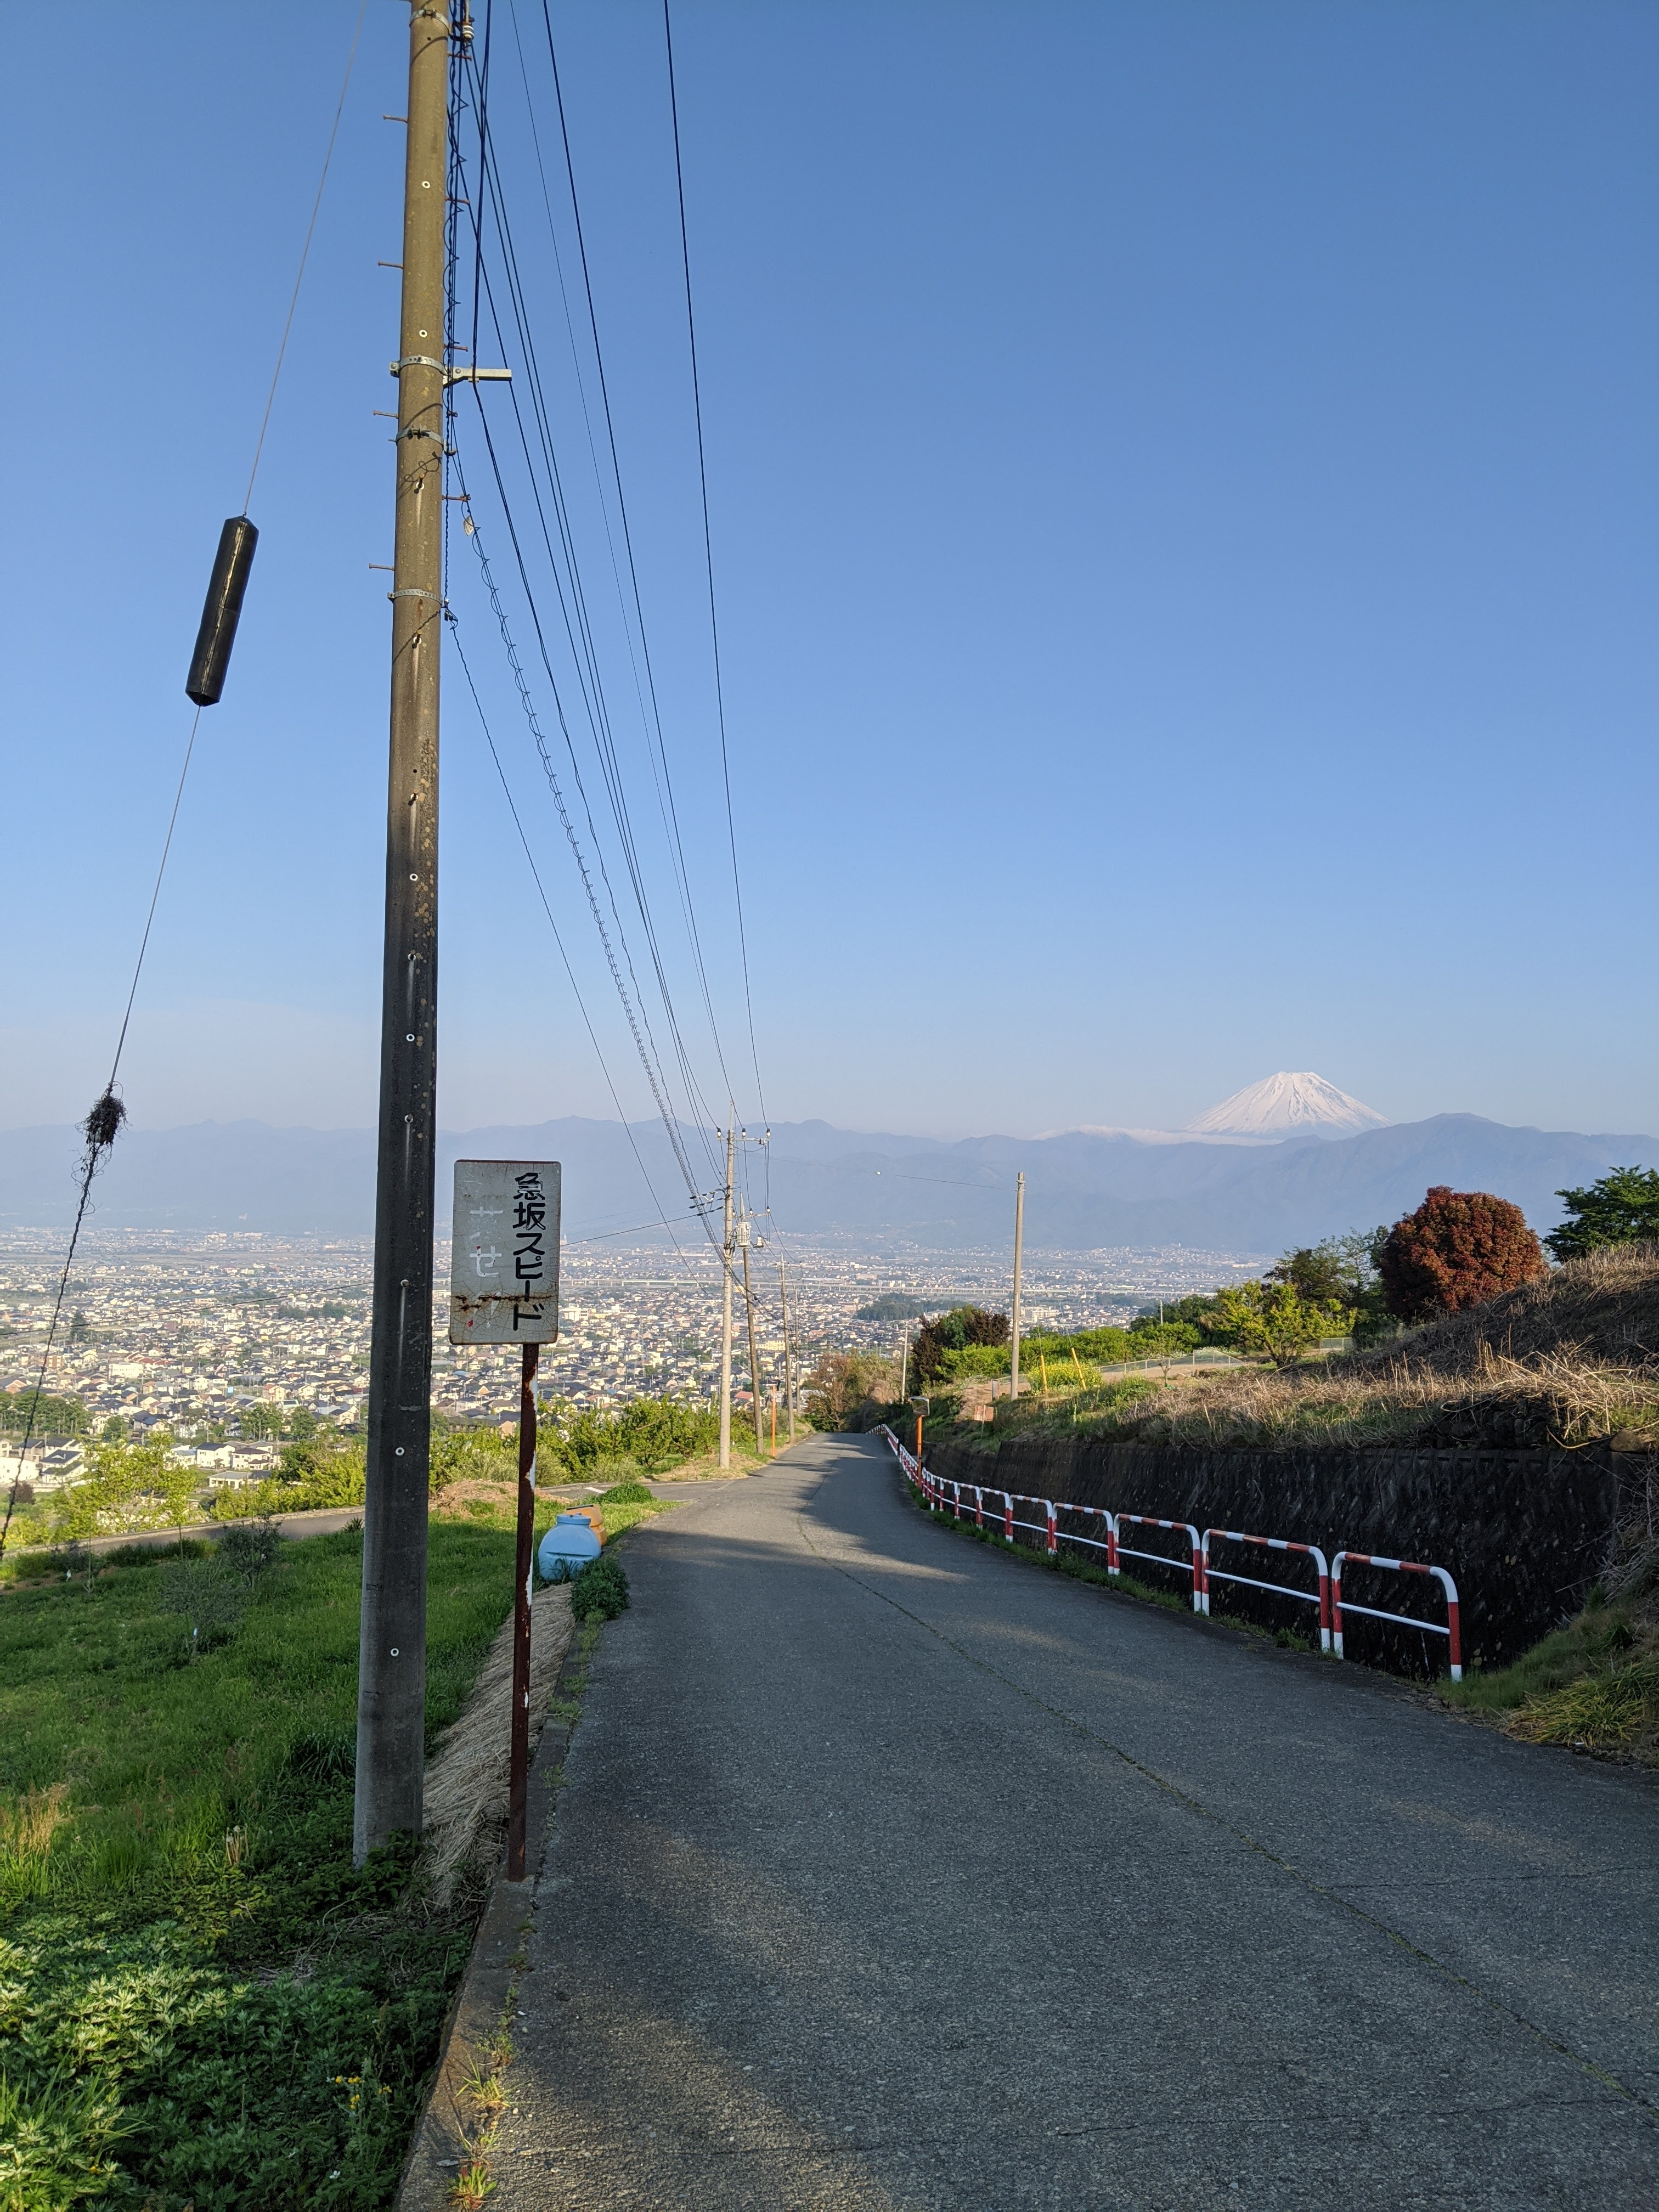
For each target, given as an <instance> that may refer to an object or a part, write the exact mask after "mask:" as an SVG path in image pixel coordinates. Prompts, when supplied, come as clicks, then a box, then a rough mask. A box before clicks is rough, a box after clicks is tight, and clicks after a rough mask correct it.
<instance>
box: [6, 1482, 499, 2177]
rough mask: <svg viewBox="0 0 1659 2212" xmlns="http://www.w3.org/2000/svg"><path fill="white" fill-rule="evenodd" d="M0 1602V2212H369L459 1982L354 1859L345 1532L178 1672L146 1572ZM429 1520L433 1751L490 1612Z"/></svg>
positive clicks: (489, 1551)
mask: <svg viewBox="0 0 1659 2212" xmlns="http://www.w3.org/2000/svg"><path fill="white" fill-rule="evenodd" d="M141 1558H142V1563H141V1564H133V1565H122V1566H120V1567H118V1568H110V1567H107V1566H106V1568H105V1571H103V1572H102V1573H100V1574H99V1575H98V1576H97V1577H96V1578H95V1579H94V1582H93V1583H92V1586H91V1589H90V1591H88V1587H87V1584H86V1583H85V1580H84V1578H83V1577H77V1578H76V1580H75V1581H74V1582H72V1583H64V1582H61V1581H59V1582H54V1583H48V1584H45V1585H42V1586H38V1587H33V1588H17V1589H13V1590H11V1591H9V1593H7V1594H6V1595H3V1596H0V2050H3V2051H5V2058H4V2062H3V2063H4V2076H3V2087H0V2212H58V2207H60V2206H62V2207H67V2206H70V2205H72V2204H78V2203H83V2202H96V2203H100V2204H107V2205H109V2206H112V2207H122V2208H128V2207H131V2208H132V2212H138V2208H140V2207H145V2206H147V2207H149V2212H185V2208H186V2207H187V2206H188V2207H192V2208H193V2212H266V2208H270V2207H276V2206H283V2207H287V2206H289V2205H294V2206H299V2205H305V2206H307V2207H309V2206H313V2205H315V2206H319V2207H336V2206H339V2207H351V2208H354V2212H357V2208H363V2212H367V2208H369V2207H378V2206H381V2205H384V2204H385V2203H388V2202H389V2201H390V2197H391V2194H392V2190H393V2188H394V2186H395V2184H396V2179H397V2174H398V2166H399V2164H400V2161H401V2159H402V2155H403V2148H404V2142H405V2141H406V2139H407V2136H408V2133H409V2130H410V2126H411V2125H412V2124H413V2121H414V2119H415V2118H416V2113H417V2111H418V2108H419V2101H420V2097H421V2094H422V2088H423V2086H424V2081H425V2077H426V2075H427V2073H428V2069H429V2068H430V2066H431V2064H432V2063H433V2061H434V2059H435V2057H436V2052H437V2043H438V2036H439V2032H440V2030H441V2025H442V2021H443V2018H444V2015H445V2012H446V2009H447V2003H448V1999H449V1994H450V1991H451V1989H452V1988H453V1984H454V1982H455V1979H456V1978H457V1976H458V1975H459V1972H460V1969H461V1967H462V1966H463V1965H464V1963H465V1957H466V1954H467V1951H468V1948H469V1947H470V1942H471V1912H472V1910H473V1908H472V1907H470V1906H465V1905H464V1906H463V1907H461V1908H459V1909H458V1911H455V1912H454V1913H452V1914H448V1915H430V1914H428V1913H427V1912H426V1911H424V1910H423V1909H422V1907H421V1905H420V1902H419V1900H418V1899H416V1898H414V1897H412V1896H411V1895H410V1884H409V1875H410V1867H411V1864H412V1860H413V1851H412V1848H410V1847H409V1846H407V1845H404V1846H401V1847H394V1848H392V1849H389V1850H386V1851H383V1852H380V1853H377V1854H375V1855H374V1857H372V1858H371V1860H370V1862H369V1863H368V1865H367V1866H366V1867H365V1868H364V1869H362V1870H361V1871H360V1872H354V1870H353V1869H352V1866H351V1797H352V1784H351V1765H352V1749H353V1731H354V1727H355V1717H356V1673H357V1613H358V1604H357V1601H358V1586H359V1580H360V1576H361V1571H362V1536H361V1534H360V1533H359V1532H357V1531H347V1532H346V1533H344V1534H340V1535H337V1536H324V1537H315V1538H311V1539H309V1540H307V1541H305V1542H303V1543H297V1544H284V1545H283V1547H282V1550H281V1553H280V1555H279V1557H278V1559H277V1561H276V1564H275V1565H272V1566H271V1567H270V1568H269V1569H268V1570H267V1571H266V1572H265V1573H264V1575H262V1576H260V1577H258V1579H257V1580H256V1581H255V1583H253V1585H252V1588H251V1589H247V1590H246V1594H245V1602H244V1609H243V1611H242V1613H241V1615H240V1620H238V1621H237V1622H236V1623H235V1625H234V1626H232V1627H230V1628H229V1629H228V1632H227V1633H226V1635H225V1639H224V1641H223V1642H222V1644H220V1646H219V1648H217V1649H216V1650H211V1651H210V1652H209V1653H208V1654H207V1655H206V1656H203V1657H199V1658H197V1659H195V1660H193V1661H192V1660H191V1658H190V1657H189V1656H188V1653H187V1650H186V1648H185V1646H186V1642H187V1638H186V1632H185V1626H184V1624H183V1622H182V1621H181V1620H180V1619H179V1618H178V1617H176V1616H174V1615H173V1614H169V1613H167V1612H165V1611H164V1610H163V1609H162V1598H163V1593H164V1585H165V1577H166V1571H167V1570H166V1560H165V1558H163V1559H155V1555H153V1554H151V1555H149V1556H147V1557H145V1556H143V1555H141ZM511 1582H512V1543H511V1539H510V1537H508V1536H507V1534H504V1533H503V1532H500V1531H497V1530H495V1529H490V1528H477V1527H473V1526H469V1525H465V1524H463V1523H459V1522H434V1523H433V1525H432V1528H431V1531H430V1556H429V1568H428V1669H427V1694H428V1703H427V1726H428V1739H430V1737H431V1736H432V1735H435V1734H436V1732H437V1731H438V1730H439V1729H441V1728H442V1727H444V1726H445V1725H446V1724H447V1723H448V1722H449V1721H451V1720H453V1718H454V1717H455V1716H456V1714H457V1713H458V1712H459V1710H460V1707H461V1705H462V1704H463V1703H464V1701H465V1697H466V1694H467V1692H468V1690H469V1689H470V1687H471V1682H472V1680H473V1677H474V1674H476V1671H477V1666H478V1664H479V1662H480V1661H481V1659H482V1658H483V1654H484V1652H485V1650H487V1649H488V1646H489V1642H490V1639H491V1638H492V1637H493V1636H494V1634H495V1630H496V1628H497V1627H498V1626H499V1625H500V1623H501V1620H502V1619H503V1617H504V1615H505V1613H506V1612H507V1607H508V1606H509V1604H510V1602H511V1595H512V1592H511Z"/></svg>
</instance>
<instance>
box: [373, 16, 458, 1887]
mask: <svg viewBox="0 0 1659 2212" xmlns="http://www.w3.org/2000/svg"><path fill="white" fill-rule="evenodd" d="M448 173H449V24H448V22H447V20H446V17H445V15H443V13H442V12H441V10H440V9H437V8H436V7H434V6H432V5H431V4H429V0H411V6H410V18H409V143H408V154H407V162H406V167H405V168H404V261H403V271H404V282H403V315H402V322H401V325H400V335H399V341H398V439H397V447H398V480H397V503H396V532H395V546H394V550H393V554H392V561H393V573H392V744H391V763H390V766H391V775H390V782H389V787H388V792H387V799H386V957H385V966H384V969H383V970H382V981H381V995H380V1130H379V1138H380V1164H379V1169H378V1173H377V1179H376V1184H375V1194H374V1334H373V1338H372V1340H371V1345H370V1353H369V1377H368V1471H367V1477H366V1483H365V1488H364V1493H363V1601H362V1627H361V1631H360V1647H359V1672H358V1687H357V1790H356V1819H355V1823H354V1828H353V1836H352V1856H353V1858H354V1859H355V1861H356V1863H357V1864H358V1865H360V1866H361V1865H362V1862H363V1860H364V1859H365V1858H366V1857H367V1856H368V1853H369V1852H370V1851H372V1850H374V1849H376V1847H377V1846H378V1845H380V1844H384V1843H386V1841H387V1840H388V1839H389V1838H391V1837H392V1836H393V1835H395V1834H397V1833H398V1831H399V1830H408V1831H410V1832H413V1833H415V1834H418V1833H419V1832H420V1828H421V1779H422V1768H423V1765H424V1761H425V1755H426V1744H425V1735H426V1516H427V1471H428V1447H429V1443H430V1433H429V1430H430V1397H431V1387H432V1176H433V1141H434V1122H435V1114H436V1103H437V1097H436V1093H437V1034H436V1017H437V985H438V977H437V952H438V640H439V636H440V634H441V627H442V622H443V565H442V536H441V521H442V516H443V489H444V359H445V354H446V351H447V332H446V329H445V302H444V228H445V224H444V217H445V194H446V192H447V189H448V185H447V179H448Z"/></svg>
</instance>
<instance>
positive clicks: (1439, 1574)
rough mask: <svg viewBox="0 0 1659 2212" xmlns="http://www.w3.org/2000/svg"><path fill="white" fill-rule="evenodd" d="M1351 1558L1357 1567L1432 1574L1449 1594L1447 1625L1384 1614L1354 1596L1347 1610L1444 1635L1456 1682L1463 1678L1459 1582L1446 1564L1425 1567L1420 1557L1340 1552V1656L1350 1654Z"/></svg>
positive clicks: (1336, 1588)
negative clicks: (1345, 1592)
mask: <svg viewBox="0 0 1659 2212" xmlns="http://www.w3.org/2000/svg"><path fill="white" fill-rule="evenodd" d="M1345 1559H1346V1560H1347V1561H1349V1562H1350V1563H1351V1564H1352V1565H1354V1566H1357V1567H1382V1568H1384V1569H1385V1570H1387V1571H1389V1572H1392V1573H1394V1574H1398V1575H1432V1576H1433V1577H1434V1579H1435V1581H1436V1582H1437V1583H1439V1585H1440V1587H1441V1589H1443V1591H1444V1592H1445V1595H1446V1625H1445V1626H1444V1627H1442V1626H1440V1624H1439V1622H1438V1621H1437V1620H1413V1618H1412V1616H1411V1614H1410V1613H1384V1612H1383V1610H1382V1608H1381V1607H1378V1606H1375V1605H1356V1604H1355V1603H1354V1602H1353V1601H1352V1598H1350V1599H1349V1601H1348V1604H1347V1610H1348V1611H1349V1612H1350V1613H1364V1615H1365V1617H1366V1619H1367V1620H1393V1621H1397V1622H1398V1623H1399V1625H1400V1626H1401V1627H1402V1628H1420V1629H1421V1630H1422V1631H1423V1633H1424V1634H1425V1636H1443V1637H1444V1638H1446V1643H1447V1650H1448V1656H1449V1661H1450V1664H1451V1678H1452V1680H1453V1681H1454V1682H1461V1681H1462V1679H1463V1641H1462V1634H1461V1632H1460V1630H1459V1626H1458V1619H1457V1584H1456V1583H1455V1582H1454V1581H1453V1580H1452V1578H1451V1577H1450V1575H1449V1573H1448V1572H1447V1571H1446V1570H1445V1568H1444V1567H1432V1566H1425V1565H1423V1564H1422V1563H1421V1561H1420V1560H1417V1559H1380V1558H1379V1557H1378V1556H1377V1554H1376V1553H1375V1552H1339V1553H1337V1555H1336V1557H1335V1558H1334V1559H1333V1560H1332V1561H1331V1640H1332V1642H1333V1643H1334V1645H1335V1648H1336V1656H1337V1657H1338V1658H1339V1659H1343V1658H1346V1656H1347V1654H1346V1652H1345V1651H1344V1650H1343V1649H1342V1613H1343V1604H1342V1563H1343V1561H1344V1560H1345Z"/></svg>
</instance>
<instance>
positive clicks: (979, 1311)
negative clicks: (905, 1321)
mask: <svg viewBox="0 0 1659 2212" xmlns="http://www.w3.org/2000/svg"><path fill="white" fill-rule="evenodd" d="M1007 1341H1008V1316H1007V1315H1006V1314H1000V1313H989V1312H987V1310H986V1309H985V1308H984V1307H983V1306H952V1307H951V1310H950V1311H949V1313H942V1314H940V1315H939V1317H938V1318H937V1319H936V1320H934V1321H927V1322H923V1323H922V1325H921V1328H919V1329H918V1330H917V1331H916V1334H915V1341H914V1342H913V1343H912V1345H911V1346H910V1372H911V1374H912V1375H914V1376H915V1378H916V1381H917V1383H919V1384H926V1383H931V1382H932V1381H933V1378H934V1377H935V1376H939V1375H943V1374H944V1372H945V1353H946V1352H965V1351H966V1350H967V1348H968V1346H969V1345H970V1344H992V1345H1003V1344H1006V1343H1007Z"/></svg>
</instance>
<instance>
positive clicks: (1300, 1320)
mask: <svg viewBox="0 0 1659 2212" xmlns="http://www.w3.org/2000/svg"><path fill="white" fill-rule="evenodd" d="M1216 1310H1217V1316H1218V1321H1219V1322H1220V1323H1221V1325H1222V1326H1223V1327H1224V1328H1226V1330H1227V1331H1228V1333H1229V1334H1230V1335H1231V1340H1232V1341H1233V1343H1234V1344H1236V1345H1237V1347H1238V1349H1239V1350H1240V1351H1241V1352H1255V1353H1260V1354H1265V1355H1266V1357H1267V1358H1269V1359H1271V1360H1272V1361H1273V1364H1274V1366H1275V1367H1290V1366H1293V1365H1294V1364H1296V1362H1297V1360H1299V1359H1300V1358H1302V1356H1303V1354H1304V1352H1307V1351H1309V1350H1310V1349H1311V1348H1312V1346H1315V1345H1316V1344H1317V1343H1318V1342H1319V1341H1320V1340H1321V1339H1322V1337H1327V1336H1346V1334H1347V1333H1348V1330H1349V1329H1350V1328H1351V1327H1352V1323H1353V1309H1352V1307H1351V1306H1343V1305H1338V1304H1335V1303H1334V1302H1328V1301H1325V1300H1322V1299H1321V1300H1315V1299H1311V1298H1304V1297H1303V1296H1302V1295H1301V1293H1300V1292H1299V1291H1297V1289H1296V1287H1295V1285H1294V1284H1292V1283H1288V1282H1278V1283H1275V1282H1271V1281H1268V1282H1260V1283H1255V1282H1252V1283H1234V1284H1231V1285H1229V1286H1228V1288H1227V1289H1225V1291H1218V1293H1217V1295H1216Z"/></svg>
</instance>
